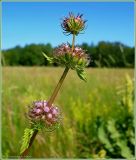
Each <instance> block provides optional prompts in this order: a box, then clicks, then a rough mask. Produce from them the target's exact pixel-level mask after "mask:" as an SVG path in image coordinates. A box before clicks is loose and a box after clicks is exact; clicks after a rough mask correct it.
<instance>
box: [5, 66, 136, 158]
mask: <svg viewBox="0 0 136 160" xmlns="http://www.w3.org/2000/svg"><path fill="white" fill-rule="evenodd" d="M63 70H64V69H63V68H59V67H56V68H53V67H3V71H2V76H3V78H2V79H3V82H2V83H3V84H2V155H3V157H9V158H16V157H18V156H19V150H20V146H21V138H22V136H23V132H24V129H25V128H26V127H28V126H29V124H28V120H27V118H26V115H25V113H26V112H27V110H28V106H29V105H31V103H32V102H33V101H35V100H44V99H45V100H48V99H49V98H50V96H51V94H52V92H53V90H54V88H55V86H56V84H57V83H58V81H59V78H60V76H61V74H62V72H63ZM86 72H87V82H84V81H81V80H80V79H79V78H78V76H77V75H76V72H75V71H72V70H70V71H69V73H68V75H67V77H66V79H65V81H64V83H63V86H62V88H61V90H60V91H59V94H58V95H57V98H56V99H55V102H54V104H56V105H58V106H59V107H60V110H61V112H62V121H61V125H60V127H59V128H58V129H56V130H55V131H53V132H46V131H45V130H43V131H42V132H40V133H39V134H38V135H37V137H36V139H35V141H34V143H33V145H32V148H31V151H30V154H29V156H30V157H34V158H78V157H79V158H124V157H129V156H130V157H131V156H132V155H133V154H134V151H133V149H134V144H133V142H134V141H133V140H134V139H133V138H134V132H133V124H132V122H131V121H132V119H131V118H130V117H132V114H131V113H130V112H131V111H129V108H130V107H131V106H132V104H130V103H132V101H133V100H132V101H131V100H130V99H131V98H132V95H131V94H130V92H131V91H130V92H129V93H128V92H125V89H126V87H127V86H126V83H127V82H126V77H129V80H128V81H129V82H130V83H131V82H133V78H134V75H133V74H134V70H133V69H107V68H103V69H98V68H97V69H92V68H88V69H86ZM129 89H131V90H132V88H131V86H130V88H129ZM126 94H129V95H128V96H127V95H126ZM125 96H127V97H128V98H129V99H127V98H126V101H128V102H129V103H127V102H124V101H122V100H123V97H125ZM121 102H124V104H125V105H123V104H122V103H121ZM130 114H131V116H130ZM126 117H127V118H126ZM129 118H130V119H129ZM116 123H117V125H116ZM126 123H127V124H129V125H127V124H126ZM114 124H115V125H114ZM123 125H127V126H126V127H124V128H123ZM102 126H104V127H103V128H102ZM106 126H107V127H106ZM128 126H130V127H129V128H127V127H128ZM108 133H109V134H108ZM113 133H114V135H113ZM127 133H128V137H131V139H129V138H128V137H127V135H126V134H127ZM130 135H131V136H130ZM122 139H123V140H122Z"/></svg>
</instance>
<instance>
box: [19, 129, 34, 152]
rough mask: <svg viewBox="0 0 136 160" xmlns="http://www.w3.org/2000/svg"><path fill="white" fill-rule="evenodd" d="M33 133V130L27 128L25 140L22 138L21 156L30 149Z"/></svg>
mask: <svg viewBox="0 0 136 160" xmlns="http://www.w3.org/2000/svg"><path fill="white" fill-rule="evenodd" d="M33 133H34V130H33V129H29V128H26V129H25V130H24V135H23V138H22V145H21V149H20V154H21V153H23V152H24V151H25V149H27V148H28V146H29V143H30V139H31V137H32V135H33Z"/></svg>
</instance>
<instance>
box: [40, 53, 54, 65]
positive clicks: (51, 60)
mask: <svg viewBox="0 0 136 160" xmlns="http://www.w3.org/2000/svg"><path fill="white" fill-rule="evenodd" d="M42 54H43V56H44V57H45V58H46V59H47V61H48V62H49V63H53V58H51V57H49V56H47V55H46V54H45V53H44V52H42Z"/></svg>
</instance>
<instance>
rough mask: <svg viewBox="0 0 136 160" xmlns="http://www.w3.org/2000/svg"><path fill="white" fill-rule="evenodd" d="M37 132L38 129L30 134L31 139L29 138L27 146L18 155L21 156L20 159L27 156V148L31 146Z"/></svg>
mask: <svg viewBox="0 0 136 160" xmlns="http://www.w3.org/2000/svg"><path fill="white" fill-rule="evenodd" d="M37 133H38V130H35V131H34V133H33V135H32V137H31V139H30V142H29V146H28V148H26V149H25V151H24V152H23V153H22V154H21V155H20V158H21V159H22V158H27V155H28V152H29V149H30V147H31V146H32V144H33V141H34V139H35V137H36V135H37Z"/></svg>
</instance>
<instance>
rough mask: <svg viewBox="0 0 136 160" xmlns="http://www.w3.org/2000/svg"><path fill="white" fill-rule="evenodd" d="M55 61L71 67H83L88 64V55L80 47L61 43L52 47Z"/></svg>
mask: <svg viewBox="0 0 136 160" xmlns="http://www.w3.org/2000/svg"><path fill="white" fill-rule="evenodd" d="M53 53H54V59H55V62H56V63H58V64H61V65H64V66H67V67H69V68H71V69H76V67H85V66H87V65H88V62H89V57H88V55H87V54H86V53H85V51H84V50H82V48H80V47H74V49H73V50H72V48H71V47H70V46H69V44H64V43H63V44H62V45H60V46H59V47H57V48H55V49H54V52H53Z"/></svg>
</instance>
